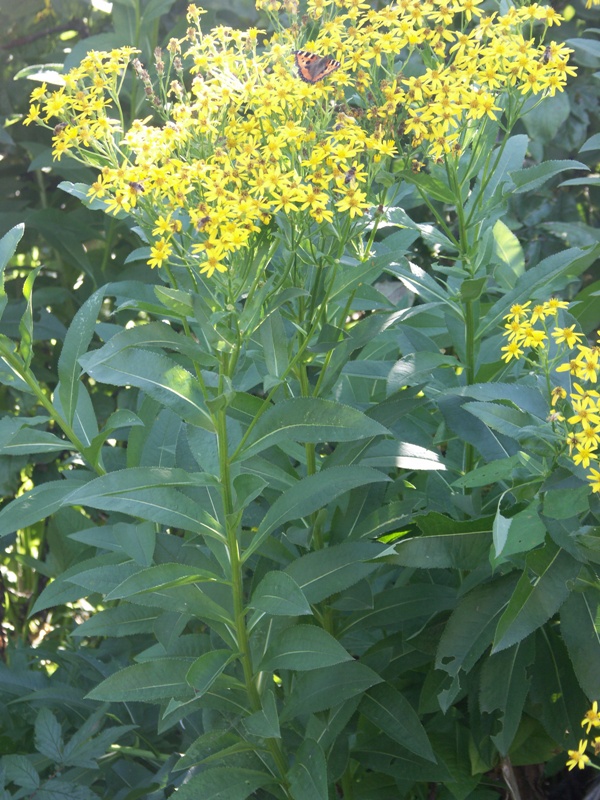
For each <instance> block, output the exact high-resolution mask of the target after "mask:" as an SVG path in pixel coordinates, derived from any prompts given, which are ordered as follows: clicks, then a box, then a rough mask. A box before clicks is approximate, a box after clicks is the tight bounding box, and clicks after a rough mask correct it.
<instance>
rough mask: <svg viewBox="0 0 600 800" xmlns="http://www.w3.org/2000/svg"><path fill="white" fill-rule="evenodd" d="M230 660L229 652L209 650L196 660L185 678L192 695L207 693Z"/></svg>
mask: <svg viewBox="0 0 600 800" xmlns="http://www.w3.org/2000/svg"><path fill="white" fill-rule="evenodd" d="M231 659H232V654H231V651H230V650H211V651H210V652H208V653H204V654H203V655H201V656H200V657H199V658H197V659H196V660H195V661H194V663H193V664H192V666H191V667H190V668H189V670H188V672H187V675H186V676H185V679H186V681H187V682H188V683H189V685H190V686H191V687H192V688H193V689H194V694H195V695H196V696H200V695H202V694H204V693H205V692H207V691H208V690H209V689H210V687H211V686H212V685H213V683H214V682H215V681H216V680H217V678H218V677H219V675H220V674H221V673H222V672H223V670H224V669H225V667H226V666H227V664H228V663H229V662H230V661H231Z"/></svg>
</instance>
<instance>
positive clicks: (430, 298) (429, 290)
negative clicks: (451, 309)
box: [389, 262, 451, 305]
mask: <svg viewBox="0 0 600 800" xmlns="http://www.w3.org/2000/svg"><path fill="white" fill-rule="evenodd" d="M389 269H390V271H392V272H393V274H394V275H396V276H397V277H398V278H400V280H401V281H402V283H403V284H404V285H405V286H406V288H407V289H408V290H409V291H411V292H413V293H414V294H416V295H417V296H418V297H421V298H422V300H423V301H424V302H425V303H443V304H444V305H451V303H450V296H449V294H448V292H447V291H446V289H445V288H444V287H443V286H442V285H441V284H439V283H438V282H437V281H436V280H435V279H434V278H432V277H431V275H429V274H428V273H427V272H425V270H423V269H421V267H418V266H417V265H416V264H413V263H411V262H409V265H408V269H407V268H405V267H400V266H398V265H394V264H390V267H389Z"/></svg>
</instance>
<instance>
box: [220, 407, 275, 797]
mask: <svg viewBox="0 0 600 800" xmlns="http://www.w3.org/2000/svg"><path fill="white" fill-rule="evenodd" d="M215 423H216V429H217V440H218V448H219V471H220V480H221V498H222V501H223V513H224V518H225V528H226V533H227V550H228V553H229V563H230V568H231V575H230V576H229V577H230V579H231V586H232V593H233V614H234V624H235V635H236V642H237V647H238V651H239V659H240V661H241V663H242V670H243V672H244V683H245V685H246V693H247V695H248V700H249V702H250V707H251V708H252V710H253V711H260V709H261V708H262V703H261V700H260V694H259V692H258V688H257V685H256V682H255V680H254V672H253V669H252V656H251V653H250V641H249V638H248V628H247V626H246V610H245V607H244V573H243V564H242V558H241V553H240V546H239V541H238V525H239V519H240V515H239V514H237V513H236V512H235V506H234V502H233V485H232V480H231V469H230V461H229V452H228V449H229V445H228V439H227V410H226V408H221V409H219V411H218V412H217V414H216V419H215ZM266 744H267V747H268V749H269V752H270V753H271V757H272V758H273V761H274V762H275V764H276V766H277V770H278V771H279V775H280V782H281V787H282V789H283V791H284V792H285V795H286V797H289V796H290V795H289V792H288V789H287V782H286V779H285V775H286V773H287V764H286V761H285V758H284V755H283V752H282V750H281V745H280V743H279V741H278V740H277V739H267V740H266Z"/></svg>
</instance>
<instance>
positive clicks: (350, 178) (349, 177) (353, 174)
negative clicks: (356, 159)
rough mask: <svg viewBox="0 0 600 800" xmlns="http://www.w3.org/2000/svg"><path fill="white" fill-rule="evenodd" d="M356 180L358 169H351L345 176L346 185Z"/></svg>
mask: <svg viewBox="0 0 600 800" xmlns="http://www.w3.org/2000/svg"><path fill="white" fill-rule="evenodd" d="M355 178H356V167H350V169H349V170H348V172H346V174H345V175H344V183H345V184H348V183H352V181H353V180H354V179H355Z"/></svg>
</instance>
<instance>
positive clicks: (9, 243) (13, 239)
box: [0, 223, 25, 317]
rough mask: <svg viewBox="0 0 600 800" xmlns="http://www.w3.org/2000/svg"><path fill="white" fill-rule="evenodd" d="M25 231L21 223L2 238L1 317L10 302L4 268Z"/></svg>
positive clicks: (0, 257) (0, 265) (0, 262)
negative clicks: (5, 284)
mask: <svg viewBox="0 0 600 800" xmlns="http://www.w3.org/2000/svg"><path fill="white" fill-rule="evenodd" d="M24 233H25V225H23V224H22V223H21V224H20V225H15V227H14V228H11V229H10V230H9V231H8V233H5V234H4V236H3V237H2V239H0V317H2V315H3V314H4V309H5V308H6V304H7V303H8V297H7V296H6V291H5V289H4V270H5V269H6V267H7V265H8V262H9V261H10V259H11V258H12V257H13V255H14V252H15V250H16V249H17V245H18V244H19V242H20V241H21V239H22V238H23V234H24Z"/></svg>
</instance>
